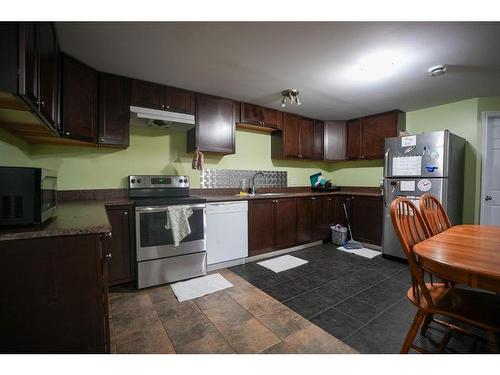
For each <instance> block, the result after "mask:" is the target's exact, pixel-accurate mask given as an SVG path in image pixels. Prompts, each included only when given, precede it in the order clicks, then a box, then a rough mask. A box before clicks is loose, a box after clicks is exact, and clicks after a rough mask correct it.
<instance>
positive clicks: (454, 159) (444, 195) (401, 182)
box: [382, 130, 465, 258]
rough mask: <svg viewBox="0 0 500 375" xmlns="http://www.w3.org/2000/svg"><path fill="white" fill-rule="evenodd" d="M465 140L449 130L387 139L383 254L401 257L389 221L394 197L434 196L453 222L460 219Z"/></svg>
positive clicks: (398, 244) (458, 221)
mask: <svg viewBox="0 0 500 375" xmlns="http://www.w3.org/2000/svg"><path fill="white" fill-rule="evenodd" d="M464 158H465V139H463V138H460V137H459V136H457V135H455V134H452V133H450V132H449V131H448V130H443V131H437V132H432V133H422V134H417V135H411V136H406V137H394V138H386V140H385V158H384V182H383V199H384V225H383V231H384V232H383V237H382V253H383V254H384V255H388V256H392V257H398V258H404V253H403V250H402V248H401V245H400V243H399V239H398V238H397V236H396V233H395V232H394V227H393V225H392V220H391V212H390V207H391V202H392V201H393V200H394V199H395V198H397V197H407V198H409V199H412V200H413V201H414V203H416V204H417V207H418V199H419V198H420V196H422V195H423V194H425V193H431V194H433V195H435V196H436V197H437V198H438V199H439V200H440V201H441V203H442V204H443V206H444V208H445V210H446V212H447V213H448V215H449V217H450V220H451V222H452V223H453V224H460V223H461V222H462V206H463V188H464Z"/></svg>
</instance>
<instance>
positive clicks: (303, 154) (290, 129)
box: [271, 112, 315, 160]
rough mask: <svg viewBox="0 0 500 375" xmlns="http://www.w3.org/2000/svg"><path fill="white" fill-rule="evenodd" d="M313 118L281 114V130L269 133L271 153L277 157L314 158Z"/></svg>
mask: <svg viewBox="0 0 500 375" xmlns="http://www.w3.org/2000/svg"><path fill="white" fill-rule="evenodd" d="M314 143H315V142H314V120H312V119H308V118H305V117H301V116H299V115H294V114H292V113H286V112H285V113H284V114H283V131H282V132H273V133H272V135H271V155H272V157H273V158H278V159H306V160H313V158H314Z"/></svg>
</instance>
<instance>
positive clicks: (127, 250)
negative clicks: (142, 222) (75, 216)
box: [106, 205, 135, 286]
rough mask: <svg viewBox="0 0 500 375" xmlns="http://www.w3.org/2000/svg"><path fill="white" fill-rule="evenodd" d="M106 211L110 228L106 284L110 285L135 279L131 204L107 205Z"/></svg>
mask: <svg viewBox="0 0 500 375" xmlns="http://www.w3.org/2000/svg"><path fill="white" fill-rule="evenodd" d="M106 212H107V214H108V219H109V222H110V224H111V228H112V229H111V239H110V241H109V244H110V253H111V258H110V259H109V262H108V285H109V286H112V285H118V284H123V283H126V282H129V281H133V280H134V279H135V257H134V252H133V250H132V249H133V248H134V246H133V243H134V238H133V233H134V231H133V228H134V227H133V225H134V220H133V206H131V205H123V206H107V207H106Z"/></svg>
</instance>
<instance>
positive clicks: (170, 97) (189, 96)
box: [164, 86, 195, 115]
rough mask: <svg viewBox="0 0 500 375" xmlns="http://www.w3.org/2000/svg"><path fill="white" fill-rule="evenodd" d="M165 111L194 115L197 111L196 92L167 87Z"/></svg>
mask: <svg viewBox="0 0 500 375" xmlns="http://www.w3.org/2000/svg"><path fill="white" fill-rule="evenodd" d="M164 109H166V110H168V111H173V112H181V113H187V114H190V115H193V114H194V110H195V104H194V92H192V91H188V90H183V89H178V88H176V87H169V86H166V87H165V108H164Z"/></svg>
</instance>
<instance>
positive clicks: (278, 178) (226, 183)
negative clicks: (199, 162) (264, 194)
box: [200, 169, 287, 188]
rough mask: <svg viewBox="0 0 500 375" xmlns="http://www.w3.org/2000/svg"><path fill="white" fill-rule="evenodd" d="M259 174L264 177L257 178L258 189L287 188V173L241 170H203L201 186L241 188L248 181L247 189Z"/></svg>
mask: <svg viewBox="0 0 500 375" xmlns="http://www.w3.org/2000/svg"><path fill="white" fill-rule="evenodd" d="M257 172H262V173H263V174H264V178H262V176H257V178H256V179H255V185H256V186H257V187H287V172H286V171H258V170H256V171H247V170H240V169H203V170H202V171H201V174H200V186H201V187H202V188H239V187H240V181H241V180H243V179H246V180H247V187H249V186H250V183H251V179H252V177H253V176H254V175H255V173H257Z"/></svg>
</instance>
